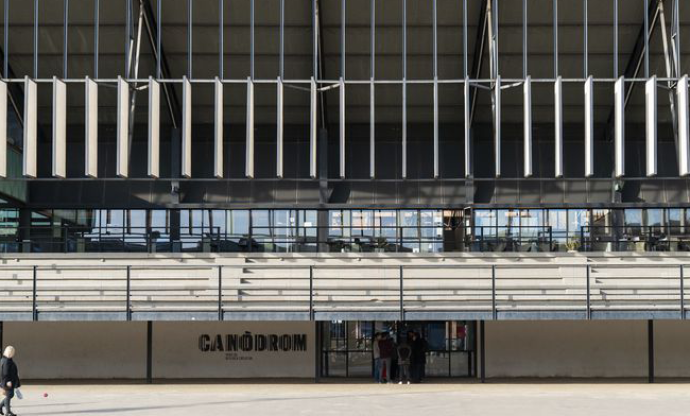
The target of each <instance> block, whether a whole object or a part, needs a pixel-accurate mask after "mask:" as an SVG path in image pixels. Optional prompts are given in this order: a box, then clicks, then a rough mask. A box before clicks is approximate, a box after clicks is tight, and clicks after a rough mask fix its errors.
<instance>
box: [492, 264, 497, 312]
mask: <svg viewBox="0 0 690 416" xmlns="http://www.w3.org/2000/svg"><path fill="white" fill-rule="evenodd" d="M497 316H498V313H497V311H496V265H495V264H493V265H491V317H492V319H493V320H494V321H495V320H496V318H497Z"/></svg>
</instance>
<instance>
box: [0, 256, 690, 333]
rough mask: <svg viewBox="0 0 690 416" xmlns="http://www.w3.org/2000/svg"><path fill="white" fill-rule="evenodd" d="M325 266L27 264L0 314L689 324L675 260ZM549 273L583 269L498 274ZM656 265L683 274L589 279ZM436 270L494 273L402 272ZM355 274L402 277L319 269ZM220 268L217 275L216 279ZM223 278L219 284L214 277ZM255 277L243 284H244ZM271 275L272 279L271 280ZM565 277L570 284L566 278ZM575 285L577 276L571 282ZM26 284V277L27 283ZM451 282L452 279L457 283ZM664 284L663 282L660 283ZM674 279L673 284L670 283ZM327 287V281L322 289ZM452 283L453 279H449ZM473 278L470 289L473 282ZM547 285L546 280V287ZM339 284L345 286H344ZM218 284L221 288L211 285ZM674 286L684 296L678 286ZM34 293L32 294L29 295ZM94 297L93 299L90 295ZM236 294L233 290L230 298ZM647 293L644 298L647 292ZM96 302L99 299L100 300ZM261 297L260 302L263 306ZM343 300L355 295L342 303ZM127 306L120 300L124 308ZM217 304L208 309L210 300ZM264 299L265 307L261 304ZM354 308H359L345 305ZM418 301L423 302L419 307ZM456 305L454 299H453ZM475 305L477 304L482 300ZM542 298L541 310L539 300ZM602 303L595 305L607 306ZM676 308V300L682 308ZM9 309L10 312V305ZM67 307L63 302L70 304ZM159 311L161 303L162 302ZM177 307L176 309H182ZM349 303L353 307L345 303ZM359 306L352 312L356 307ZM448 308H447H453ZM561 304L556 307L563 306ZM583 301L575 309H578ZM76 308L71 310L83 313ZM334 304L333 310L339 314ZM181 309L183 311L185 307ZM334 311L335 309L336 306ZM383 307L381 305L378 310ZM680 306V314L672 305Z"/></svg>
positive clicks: (680, 269) (681, 266)
mask: <svg viewBox="0 0 690 416" xmlns="http://www.w3.org/2000/svg"><path fill="white" fill-rule="evenodd" d="M344 266H345V265H333V264H330V265H324V264H312V263H307V264H298V265H295V264H288V265H285V264H279V263H278V262H276V264H272V265H267V264H260V265H253V264H237V265H233V264H228V265H226V264H210V265H184V264H181V265H175V266H171V265H168V266H167V267H161V268H158V267H150V266H149V267H145V266H136V265H105V267H106V268H108V269H109V270H115V271H121V272H123V273H122V275H118V276H116V277H108V276H106V277H101V278H93V279H92V280H94V282H96V284H95V285H91V286H88V285H86V286H83V285H75V284H72V283H70V284H69V285H64V284H62V285H61V284H60V283H61V282H65V281H67V282H72V281H73V280H74V279H73V278H70V277H69V276H67V277H65V278H64V280H63V279H56V278H52V275H51V278H50V279H41V275H42V273H44V272H46V271H61V272H65V271H69V270H75V271H76V270H98V271H102V269H103V266H101V265H98V264H95V265H78V266H65V267H61V266H56V265H47V266H41V265H31V266H23V265H22V266H19V267H20V268H22V269H23V270H27V271H31V277H30V279H31V287H27V286H28V285H27V286H20V287H18V288H14V289H13V288H11V287H6V288H3V292H4V293H3V296H2V297H3V298H5V299H9V300H10V301H8V302H3V303H2V304H0V312H3V311H4V310H3V305H4V306H5V307H13V305H16V304H21V302H22V299H25V298H28V297H29V296H30V299H31V309H30V312H31V316H32V320H34V321H36V320H39V319H40V315H41V313H42V312H44V311H49V310H53V309H55V307H56V306H57V305H62V306H60V308H58V309H60V310H70V309H69V306H70V305H77V306H79V305H80V302H83V303H84V304H85V305H87V306H86V307H89V308H92V309H95V310H99V309H98V308H99V307H98V306H93V303H94V302H96V301H98V299H101V298H102V297H104V296H110V298H109V299H110V300H101V302H103V305H104V306H102V307H100V308H101V310H109V308H110V307H111V306H110V305H111V304H112V302H114V301H115V300H116V299H122V297H120V296H122V295H124V302H125V305H124V308H123V309H124V315H125V318H124V319H125V320H132V319H133V314H135V313H138V312H139V311H147V310H149V309H152V310H163V311H174V310H179V311H185V310H187V309H185V308H189V306H188V305H197V306H192V309H194V308H197V309H201V310H207V309H211V310H214V311H215V313H216V314H217V318H218V319H219V320H223V319H225V317H226V313H229V312H228V311H229V310H235V309H236V308H237V307H247V306H251V305H252V302H254V300H252V299H257V301H256V302H258V304H259V305H264V306H265V305H269V306H270V305H271V304H265V302H269V300H268V299H271V300H270V302H273V304H274V305H275V307H277V308H283V310H293V309H294V310H303V311H304V312H305V313H308V316H309V319H312V320H313V319H316V318H315V317H316V314H317V313H320V312H322V311H331V310H338V309H337V308H340V310H348V308H353V307H356V308H361V307H365V308H368V309H367V310H378V309H380V310H384V309H385V310H388V309H389V308H391V307H392V303H397V307H395V309H396V310H397V313H398V314H399V319H400V320H405V319H406V316H407V314H408V313H409V312H410V311H417V310H420V309H419V308H420V306H423V308H422V310H435V309H434V308H448V307H451V308H456V309H458V308H460V309H463V308H464V309H467V310H470V309H471V310H477V311H483V312H486V313H488V314H489V315H488V316H489V317H490V319H494V320H495V319H500V317H501V315H500V314H501V313H502V312H504V311H512V310H515V308H516V307H517V308H518V310H519V307H520V304H521V302H522V304H524V305H526V306H523V308H528V309H534V310H552V309H553V307H554V305H553V302H560V303H557V304H556V306H557V307H558V308H566V309H568V310H579V311H582V312H583V313H584V319H592V314H593V313H595V312H598V311H599V310H603V309H606V310H621V311H626V310H631V309H634V308H636V307H638V306H637V305H640V304H642V305H647V306H645V307H648V308H651V309H654V310H678V312H679V315H678V317H679V318H680V319H686V303H685V285H684V267H685V264H684V263H678V264H675V263H674V264H630V263H619V264H592V263H586V264H583V263H579V264H571V265H570V266H566V265H564V264H561V263H554V264H549V265H543V264H524V263H511V264H474V265H467V264H457V265H449V264H423V265H422V264H413V265H408V264H385V265H380V264H379V265H361V264H360V265H356V266H355V265H347V266H348V267H344ZM535 266H537V267H539V268H545V267H550V268H552V269H559V268H563V267H573V268H577V269H578V270H581V271H582V274H581V275H578V274H575V275H573V274H572V273H570V272H568V273H566V274H565V275H561V274H560V272H557V273H556V274H554V275H548V274H546V275H541V276H540V275H530V276H501V275H500V274H499V273H497V271H498V270H499V269H502V268H506V269H507V268H515V269H525V268H533V267H535ZM640 266H642V267H656V268H660V269H663V270H667V271H668V270H677V273H676V274H674V275H671V276H658V275H657V276H652V277H647V278H646V279H649V282H639V283H635V282H632V283H631V282H623V283H618V282H613V283H609V282H606V281H596V280H595V281H592V271H595V270H596V269H597V268H599V267H603V268H606V269H610V268H616V267H617V268H621V269H629V268H631V267H640ZM288 267H289V268H290V270H295V269H299V270H304V271H308V274H306V275H298V276H296V277H295V276H280V277H278V278H277V279H278V280H280V281H284V280H285V279H289V280H291V282H286V283H280V282H276V281H275V280H273V281H272V280H266V281H261V279H265V277H264V276H262V275H248V277H247V276H245V277H244V278H240V280H236V277H237V276H230V275H227V274H226V275H225V276H224V273H223V271H224V270H225V269H226V268H234V269H252V268H258V269H270V268H273V269H276V270H284V269H285V268H288ZM433 268H443V269H449V268H450V269H455V270H468V268H474V269H480V270H487V271H490V273H487V274H484V275H480V276H477V275H470V276H456V277H443V278H437V277H434V276H433V275H430V276H429V275H426V276H418V277H416V276H415V277H413V276H410V275H409V274H406V271H410V270H429V269H433ZM16 269H17V268H16V267H14V266H10V267H8V268H4V269H3V270H5V271H15V270H16ZM167 269H180V270H199V271H211V272H212V273H208V275H205V276H201V277H189V276H187V277H181V278H180V277H175V278H173V277H172V276H170V277H165V276H160V275H156V276H146V275H138V274H133V273H132V271H133V270H137V271H141V270H144V271H146V270H149V271H151V270H154V271H158V270H167ZM333 269H344V270H351V271H354V270H357V269H375V270H393V269H397V270H398V273H397V275H395V274H393V275H391V276H390V277H386V278H385V279H381V278H377V279H375V280H374V279H373V277H371V276H370V279H369V281H364V280H362V279H366V277H365V276H362V275H361V274H357V273H351V274H350V275H349V276H348V275H344V276H335V277H324V276H319V274H318V271H319V270H333ZM214 271H216V272H215V273H213V272H214ZM215 276H217V278H218V280H217V282H216V281H215V280H214V277H215ZM603 278H605V279H631V278H635V276H630V275H626V274H623V275H612V276H605V277H603ZM247 279H248V280H256V281H250V282H247V281H244V280H247ZM268 279H271V278H268ZM514 279H522V280H523V281H524V280H528V281H530V282H534V281H535V280H540V279H541V280H543V283H539V284H535V283H529V284H528V283H524V282H523V283H519V282H515V281H514ZM556 279H561V281H562V282H561V283H554V280H556ZM565 279H567V280H565ZM573 279H575V280H573ZM27 280H29V278H28V277H27V278H26V279H22V280H21V281H27ZM153 280H161V281H170V282H171V283H170V284H172V286H165V285H161V284H145V285H141V284H140V283H141V282H143V281H153ZM196 280H201V281H205V282H206V284H202V283H197V284H194V283H192V284H190V282H194V281H196ZM7 281H8V282H13V281H14V282H16V281H17V280H16V279H12V280H7ZM453 281H454V282H455V283H453ZM660 281H663V282H660ZM674 281H675V283H674ZM104 282H120V283H121V284H122V286H119V287H118V286H109V285H105V286H104V285H103V283H104ZM326 282H328V284H324V283H326ZM444 282H447V283H444ZM469 282H474V283H469ZM546 282H549V283H546ZM339 283H340V284H339ZM214 285H215V286H214ZM674 288H677V289H678V290H677V291H676V290H674ZM29 291H30V295H29ZM42 292H48V294H47V296H48V298H46V297H44V295H43V293H42ZM60 292H64V293H65V294H66V297H65V298H64V299H59V300H58V299H54V300H53V297H54V296H59V293H60ZM90 292H96V294H89V293H90ZM232 292H237V293H236V294H233V293H232ZM641 292H642V293H641ZM94 299H96V300H94ZM261 299H264V300H263V301H262V300H261ZM333 299H341V301H340V302H345V303H343V305H344V306H343V305H341V306H337V305H338V303H337V302H338V301H337V300H333ZM342 299H349V300H348V301H344V300H342ZM121 301H122V300H120V301H118V302H121ZM209 302H211V303H209ZM262 302H264V303H262ZM348 302H355V303H356V305H355V304H349V303H348ZM420 302H422V303H420ZM449 302H450V303H449ZM477 302H479V303H477ZM539 302H541V304H540V303H539ZM602 302H603V303H605V306H604V307H602V308H599V305H600V304H601V303H602ZM676 302H677V303H676ZM8 305H9V306H8ZM65 305H66V306H65ZM157 305H158V306H157ZM178 305H179V306H178ZM348 305H349V306H348ZM353 305H355V306H353ZM449 305H450V306H449ZM559 305H560V306H559ZM578 305H579V306H578ZM77 306H72V307H77ZM335 306H337V308H335ZM179 308H181V309H179ZM334 308H335V309H334ZM381 308H384V309H381ZM676 308H677V309H676Z"/></svg>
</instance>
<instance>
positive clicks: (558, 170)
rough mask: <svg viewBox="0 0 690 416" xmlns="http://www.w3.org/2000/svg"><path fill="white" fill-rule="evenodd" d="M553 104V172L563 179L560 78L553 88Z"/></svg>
mask: <svg viewBox="0 0 690 416" xmlns="http://www.w3.org/2000/svg"><path fill="white" fill-rule="evenodd" d="M553 104H554V112H555V113H554V119H553V121H554V132H553V137H554V151H555V163H556V165H555V167H554V172H555V176H556V177H557V178H561V177H563V80H562V78H561V77H558V78H557V79H556V83H555V84H554V87H553Z"/></svg>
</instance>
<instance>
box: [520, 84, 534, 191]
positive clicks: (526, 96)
mask: <svg viewBox="0 0 690 416" xmlns="http://www.w3.org/2000/svg"><path fill="white" fill-rule="evenodd" d="M522 94H523V104H522V110H523V129H524V132H523V136H524V149H523V151H524V157H523V165H524V175H525V178H529V177H531V176H532V77H530V76H528V77H527V78H525V83H524V84H523V86H522Z"/></svg>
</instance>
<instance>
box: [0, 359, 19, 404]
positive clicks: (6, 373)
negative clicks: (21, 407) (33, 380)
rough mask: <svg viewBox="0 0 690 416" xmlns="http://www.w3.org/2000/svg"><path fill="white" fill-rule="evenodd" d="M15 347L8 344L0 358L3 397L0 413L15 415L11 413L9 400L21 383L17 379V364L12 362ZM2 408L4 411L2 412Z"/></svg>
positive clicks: (0, 380)
mask: <svg viewBox="0 0 690 416" xmlns="http://www.w3.org/2000/svg"><path fill="white" fill-rule="evenodd" d="M14 354H15V349H14V347H11V346H8V347H7V348H5V352H3V354H2V359H0V383H1V384H2V391H3V394H4V396H5V398H4V399H3V400H2V402H0V415H5V414H6V415H7V416H15V414H14V413H12V407H11V406H10V402H11V401H12V398H14V390H15V389H17V388H19V387H21V385H22V383H21V381H20V380H19V371H17V364H15V363H14V360H13V359H12V358H14ZM3 408H4V410H5V412H6V413H3Z"/></svg>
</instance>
